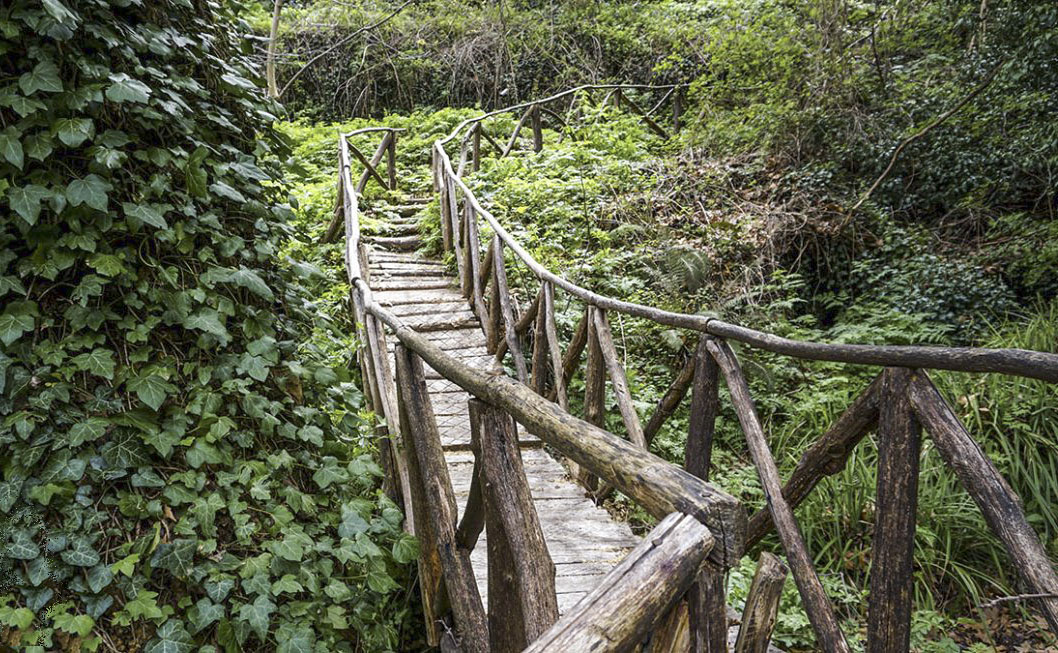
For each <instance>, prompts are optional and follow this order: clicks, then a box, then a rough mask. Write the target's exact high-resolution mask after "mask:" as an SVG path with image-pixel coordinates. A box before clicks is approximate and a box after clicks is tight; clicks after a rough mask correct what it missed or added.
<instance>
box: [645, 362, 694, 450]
mask: <svg viewBox="0 0 1058 653" xmlns="http://www.w3.org/2000/svg"><path fill="white" fill-rule="evenodd" d="M694 368H695V358H694V356H688V357H687V360H686V361H684V363H683V366H682V367H681V368H680V371H679V372H677V373H676V378H674V379H673V380H672V385H670V386H669V388H668V390H666V391H665V394H664V395H662V397H661V399H659V400H658V405H657V407H656V408H655V409H654V413H653V414H652V415H651V416H650V419H649V420H647V424H646V426H644V427H643V437H645V438H646V439H647V445H650V443H651V442H653V441H654V438H655V437H656V436H657V434H658V432H659V431H660V430H661V427H662V426H664V425H665V422H667V421H668V419H669V418H670V417H672V414H673V413H675V412H676V409H677V408H679V406H680V402H681V401H683V397H684V395H686V394H687V389H688V388H690V387H691V381H693V380H694Z"/></svg>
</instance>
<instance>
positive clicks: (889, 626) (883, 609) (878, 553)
mask: <svg viewBox="0 0 1058 653" xmlns="http://www.w3.org/2000/svg"><path fill="white" fill-rule="evenodd" d="M912 374H913V372H912V371H911V370H909V369H905V368H896V367H893V368H888V369H886V370H885V372H884V373H883V376H882V396H881V402H880V407H879V415H878V485H877V498H876V500H875V501H876V505H877V509H876V510H875V514H876V518H875V522H874V541H873V543H872V545H871V581H870V597H869V599H868V603H867V651H868V653H902V652H903V651H907V650H908V648H909V647H910V645H911V598H912V581H913V578H912V556H913V554H914V550H915V515H916V512H917V507H918V466H919V456H920V451H921V428H920V427H919V424H918V420H917V419H915V414H914V412H913V411H912V409H911V402H910V400H909V399H908V394H907V389H908V382H909V380H910V378H911V376H912Z"/></svg>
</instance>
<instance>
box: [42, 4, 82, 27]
mask: <svg viewBox="0 0 1058 653" xmlns="http://www.w3.org/2000/svg"><path fill="white" fill-rule="evenodd" d="M44 9H45V10H46V11H47V12H48V13H49V14H51V17H52V18H54V19H55V20H56V21H58V22H60V23H65V22H67V21H68V20H69V21H70V22H75V21H76V20H77V16H76V15H75V14H74V13H73V12H72V11H70V10H69V9H67V8H66V6H65V5H64V4H63V3H61V2H59V0H44Z"/></svg>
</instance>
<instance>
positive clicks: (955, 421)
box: [910, 372, 1058, 635]
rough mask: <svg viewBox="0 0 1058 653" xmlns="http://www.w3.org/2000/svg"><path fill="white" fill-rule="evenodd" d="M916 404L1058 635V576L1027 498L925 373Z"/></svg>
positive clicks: (919, 377)
mask: <svg viewBox="0 0 1058 653" xmlns="http://www.w3.org/2000/svg"><path fill="white" fill-rule="evenodd" d="M910 397H911V405H912V407H914V409H915V414H916V415H917V416H918V418H919V420H921V422H922V424H923V425H924V426H925V427H926V429H927V430H928V431H929V434H930V437H931V439H932V440H933V444H934V445H936V447H937V452H938V453H940V455H941V457H942V458H943V459H944V462H946V463H947V464H948V466H949V467H951V468H952V469H953V470H954V471H955V475H956V476H957V477H958V478H959V481H960V482H961V483H962V485H963V487H964V488H966V491H967V492H969V494H970V496H971V497H973V500H974V502H975V503H976V504H977V507H978V508H980V509H981V514H983V515H984V518H985V522H986V523H987V524H988V526H989V527H990V528H991V529H992V532H993V533H995V534H996V536H997V537H998V538H999V540H1000V541H1001V542H1003V545H1004V546H1005V547H1006V550H1007V553H1008V554H1009V555H1010V558H1011V560H1012V562H1013V563H1014V567H1015V568H1016V569H1017V570H1018V575H1020V576H1021V578H1022V579H1024V581H1025V584H1026V586H1027V587H1028V589H1029V591H1030V592H1031V593H1033V594H1039V595H1041V597H1042V598H1040V599H1038V600H1037V601H1036V605H1037V606H1038V607H1039V608H1040V610H1041V611H1042V612H1043V616H1044V617H1045V618H1046V619H1047V623H1048V625H1050V627H1051V632H1053V633H1054V634H1055V635H1058V598H1055V597H1058V573H1055V569H1054V566H1053V565H1052V564H1051V561H1050V558H1048V556H1047V552H1046V551H1045V550H1044V548H1043V545H1042V544H1040V538H1039V536H1037V535H1036V533H1035V532H1034V531H1033V530H1032V527H1031V526H1029V522H1028V520H1027V519H1026V518H1025V511H1024V509H1023V508H1022V507H1021V499H1020V498H1019V497H1018V495H1017V494H1016V493H1015V492H1014V489H1013V488H1011V487H1010V484H1009V483H1007V481H1006V479H1005V478H1003V475H1002V474H1000V473H999V470H998V469H996V466H995V465H994V464H993V463H992V461H991V460H989V459H988V456H986V455H985V453H984V452H983V451H981V447H979V446H978V445H977V443H976V442H974V440H973V438H972V437H970V433H969V432H968V431H967V430H966V427H965V426H963V424H962V422H960V421H959V418H958V417H956V415H955V413H954V412H953V411H952V409H951V406H949V405H948V403H947V402H946V401H945V400H944V398H943V397H942V396H941V394H940V393H939V392H937V389H936V388H934V387H933V384H932V383H931V382H930V380H929V377H928V376H926V374H925V373H924V372H919V373H918V374H916V376H915V378H914V379H912V381H911V389H910Z"/></svg>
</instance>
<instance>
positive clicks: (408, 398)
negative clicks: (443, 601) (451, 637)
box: [393, 343, 489, 653]
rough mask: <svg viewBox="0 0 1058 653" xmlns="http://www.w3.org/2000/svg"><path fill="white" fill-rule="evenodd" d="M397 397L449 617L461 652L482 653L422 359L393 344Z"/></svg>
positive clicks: (479, 615) (483, 640)
mask: <svg viewBox="0 0 1058 653" xmlns="http://www.w3.org/2000/svg"><path fill="white" fill-rule="evenodd" d="M393 353H394V358H395V359H396V363H397V396H398V403H399V405H400V410H401V433H402V434H403V435H404V441H405V443H406V444H407V446H408V448H409V449H410V450H411V454H412V455H411V456H409V458H412V457H413V458H414V461H415V464H416V466H417V470H416V476H417V478H418V483H419V485H420V491H421V492H422V497H421V499H422V502H421V503H422V504H423V505H424V507H425V510H424V511H423V512H424V513H425V516H426V518H427V520H424V521H428V522H429V526H430V530H431V531H432V532H431V533H430V534H429V535H430V543H431V544H433V545H435V546H436V549H437V556H438V559H439V560H440V564H441V571H442V574H443V577H444V585H445V590H446V592H447V595H448V600H449V602H450V604H451V606H452V614H453V616H454V617H455V621H456V625H457V627H458V628H459V631H460V640H461V642H462V646H463V650H465V651H473V652H474V653H479V652H480V653H487V651H488V650H489V644H488V628H487V626H486V625H485V609H484V607H482V604H481V594H480V593H478V587H477V582H476V581H475V580H474V568H473V567H472V566H471V564H470V554H469V552H467V551H466V550H465V549H461V548H460V547H459V546H458V544H457V543H456V539H455V534H456V515H457V511H456V500H455V493H454V492H453V491H452V483H451V481H450V480H449V478H448V465H447V464H446V463H445V457H444V451H443V450H442V448H441V436H440V434H439V433H438V432H437V423H436V421H435V420H434V415H433V409H432V408H431V406H430V394H429V392H428V391H427V390H426V377H425V375H424V373H423V364H422V359H421V358H419V356H418V355H416V354H415V352H413V351H412V350H410V349H408V348H406V347H405V346H404V345H403V344H400V343H398V344H397V345H396V346H395V348H394V352H393Z"/></svg>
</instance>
